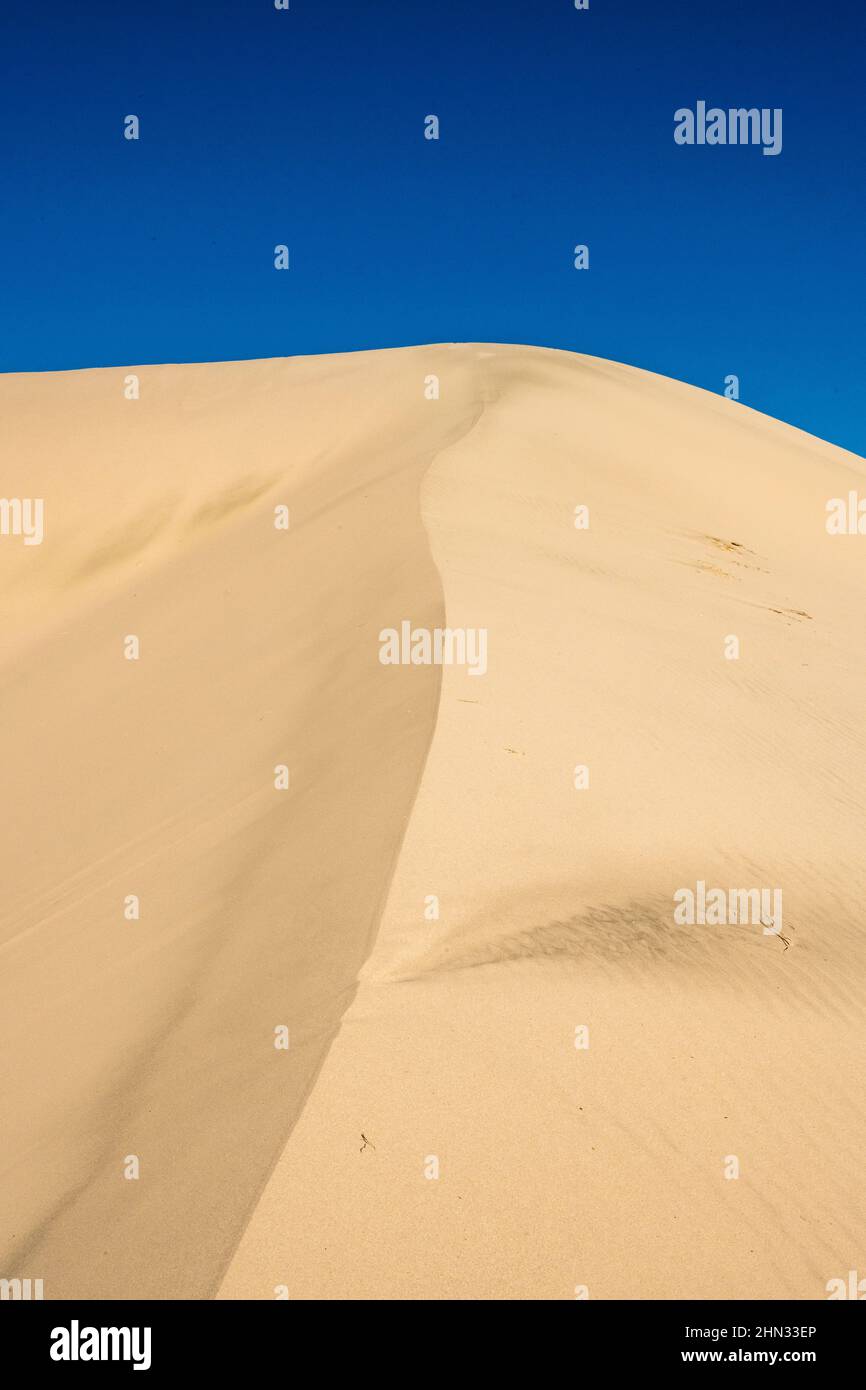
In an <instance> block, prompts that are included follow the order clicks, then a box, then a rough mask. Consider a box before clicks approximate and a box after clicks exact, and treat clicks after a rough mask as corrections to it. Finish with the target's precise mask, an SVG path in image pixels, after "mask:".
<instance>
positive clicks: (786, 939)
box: [761, 913, 791, 951]
mask: <svg viewBox="0 0 866 1390" xmlns="http://www.w3.org/2000/svg"><path fill="white" fill-rule="evenodd" d="M775 925H776V924H775V922H772V921H770V922H765V921H764V914H763V913H761V926H762V927H775ZM772 935H773V936H778V938H779V940H780V941H783V942H784V943H785V950H786V951H787V949H788V947H789V946H790V944H791V943H790V941H789V940H788V938H787V936H783V935H782V933H781V932H780V931H774V932H773V933H772Z"/></svg>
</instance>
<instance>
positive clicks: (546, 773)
mask: <svg viewBox="0 0 866 1390" xmlns="http://www.w3.org/2000/svg"><path fill="white" fill-rule="evenodd" d="M130 372H136V369H124V370H121V371H116V372H115V371H98V372H84V373H79V372H75V373H65V374H53V375H50V376H26V377H0V421H2V426H0V428H2V434H0V447H2V451H3V460H4V479H5V481H4V489H5V491H6V492H7V494H8V495H10V496H11V495H12V494H15V495H16V496H18V497H21V498H23V497H30V498H37V497H38V498H43V499H44V503H45V536H44V540H43V542H42V544H41V545H34V546H25V545H24V544H23V538H22V537H20V536H14V535H6V536H2V537H0V604H2V609H0V622H2V633H3V656H2V665H0V698H2V708H3V714H4V718H3V720H2V723H0V728H2V734H0V737H2V740H3V744H2V753H0V756H2V768H3V775H4V790H5V793H6V802H7V829H6V834H5V836H4V840H3V845H2V850H0V853H2V856H3V861H2V869H3V882H4V888H5V892H4V895H3V905H2V917H0V945H2V951H0V960H2V971H0V990H2V998H0V1043H2V1056H3V1058H4V1073H3V1078H2V1082H0V1110H2V1113H0V1123H2V1130H3V1134H4V1145H3V1156H2V1181H0V1194H2V1197H0V1200H2V1204H3V1205H2V1215H0V1230H2V1244H0V1250H2V1255H0V1259H2V1265H0V1276H2V1277H12V1276H15V1275H19V1276H21V1277H30V1278H42V1279H43V1280H44V1283H45V1294H46V1297H48V1298H60V1297H82V1296H84V1297H100V1298H122V1297H131V1296H144V1297H155V1298H159V1297H206V1296H210V1295H212V1294H214V1293H215V1292H216V1290H217V1288H218V1287H219V1292H220V1296H221V1297H229V1298H236V1297H242V1298H264V1299H269V1298H274V1297H282V1296H284V1295H285V1294H286V1293H288V1296H290V1297H293V1298H336V1299H345V1298H372V1299H380V1298H433V1299H440V1298H461V1299H462V1298H503V1299H508V1298H529V1299H534V1298H555V1299H560V1298H574V1297H575V1296H576V1294H577V1296H580V1297H582V1296H585V1294H588V1296H590V1297H593V1298H605V1297H640V1296H646V1297H657V1298H671V1297H677V1296H685V1297H689V1296H691V1297H728V1298H746V1297H758V1298H761V1297H765V1298H771V1297H776V1296H781V1295H791V1296H794V1297H801V1298H820V1297H824V1296H826V1295H825V1290H826V1284H827V1281H828V1280H830V1279H831V1278H836V1277H841V1278H845V1277H846V1276H847V1274H848V1271H849V1270H850V1269H857V1268H859V1269H860V1270H861V1273H863V1274H866V1253H864V1245H866V1206H864V1201H866V1199H864V1195H863V1191H862V1184H861V1183H860V1181H859V1172H860V1159H861V1155H862V1153H863V1149H864V1140H866V1123H864V1114H863V1103H862V1081H863V1068H862V1050H863V1035H864V1026H863V1021H862V1020H863V1006H864V1002H866V1000H864V993H866V991H864V978H866V960H864V947H863V936H862V925H861V914H860V902H861V897H862V894H863V889H864V879H866V868H864V865H863V858H862V850H861V844H860V841H861V839H862V835H861V830H860V827H861V825H862V814H863V800H864V797H863V791H862V788H863V786H864V772H866V750H864V743H866V740H864V735H863V731H862V690H863V688H864V677H866V669H864V668H866V657H864V647H863V642H862V637H861V629H862V594H863V579H862V574H863V561H862V558H861V552H860V546H861V544H864V545H866V541H863V539H862V538H859V537H841V536H840V537H831V536H828V535H827V533H826V530H825V525H824V521H825V515H826V513H825V504H826V501H827V499H828V498H831V497H845V496H847V493H848V491H849V490H850V489H852V488H859V489H860V490H861V491H863V489H864V481H863V479H864V471H866V465H864V464H863V462H862V461H861V460H858V459H855V458H853V457H852V456H851V455H848V454H845V453H844V452H843V451H841V450H838V449H834V448H832V447H831V446H829V445H825V444H822V443H820V442H819V441H817V440H814V439H811V438H809V437H808V436H805V435H803V434H802V433H799V432H798V431H795V430H792V429H789V428H787V427H785V426H782V425H780V424H778V423H776V422H774V421H771V420H768V419H765V418H763V417H761V416H758V415H756V414H755V413H754V412H752V411H749V410H748V409H746V408H745V407H743V406H740V405H736V404H734V403H732V402H730V401H727V400H723V399H719V398H716V397H713V396H710V395H707V394H706V393H704V392H700V391H696V390H693V389H691V388H688V387H685V386H681V385H679V384H677V383H674V382H670V381H666V380H664V379H662V378H658V377H653V376H651V375H649V374H647V373H643V372H639V371H636V370H633V369H630V368H626V367H620V366H617V365H615V364H613V363H608V362H602V361H599V360H596V359H591V358H586V357H577V356H574V355H571V354H567V353H559V352H547V351H544V350H541V349H533V348H513V347H497V346H478V345H459V346H447V345H446V346H435V347H424V348H414V349H406V350H400V351H395V352H385V353H361V354H352V355H348V356H340V357H332V358H315V359H298V360H294V361H292V360H288V361H265V362H253V363H226V364H210V365H205V366H185V367H170V366H167V367H145V368H140V369H137V374H138V375H139V376H140V378H141V398H140V399H139V400H127V399H125V397H124V379H125V377H127V376H128V375H129V373H130ZM433 378H436V379H437V380H438V394H437V389H436V381H434V380H433ZM282 505H285V506H288V507H289V508H290V512H291V520H290V526H289V529H288V530H280V529H277V528H276V527H275V525H274V521H275V508H276V507H279V506H282ZM581 506H585V507H587V508H588V514H589V526H588V529H585V528H584V529H577V528H576V527H575V524H574V523H575V508H577V507H581ZM578 519H581V520H582V519H583V515H582V514H580V515H579V518H578ZM404 621H408V622H409V623H410V625H411V626H412V627H413V628H414V629H418V630H424V631H427V632H429V633H432V632H434V631H435V630H436V629H437V628H439V629H441V628H442V627H444V626H445V625H447V626H448V627H449V628H451V629H452V630H454V631H456V632H457V633H459V632H464V633H467V634H476V635H477V634H479V633H480V632H482V631H483V632H484V633H485V634H486V638H487V650H486V661H485V662H484V663H476V670H478V671H479V674H476V675H473V674H471V673H470V669H469V668H468V667H467V666H460V665H446V666H444V667H439V666H436V665H425V664H418V665H411V664H410V665H402V664H388V665H383V664H382V663H381V662H380V660H379V654H380V646H381V643H380V633H381V632H382V631H383V630H385V629H389V628H393V629H397V630H400V629H401V627H402V624H403V622H404ZM130 637H137V638H138V639H139V643H140V652H139V655H138V658H137V659H133V660H127V659H126V655H125V651H126V650H128V639H129V638H130ZM732 637H736V638H737V639H738V642H739V652H738V655H737V656H736V658H735V659H729V656H730V654H731V651H732V646H731V640H730V639H731V638H732ZM419 650H420V649H419ZM482 664H483V665H484V666H485V670H484V672H483V674H481V673H480V671H481V665H482ZM283 766H284V767H286V768H287V769H288V773H289V785H288V788H287V789H282V787H281V785H279V784H280V774H278V773H277V771H276V769H278V768H281V767H283ZM576 769H584V771H582V772H578V773H577V775H576V772H575V770H576ZM275 780H276V782H277V785H275ZM699 881H701V882H704V883H706V885H707V888H708V889H709V888H710V887H715V886H720V887H722V888H724V889H725V890H728V889H730V888H736V889H739V890H749V889H760V888H765V889H769V890H775V889H779V890H781V891H782V893H783V902H784V910H783V921H782V923H781V934H775V933H771V934H765V932H764V929H763V927H762V925H761V924H760V923H758V922H748V923H745V924H744V923H742V922H737V923H734V922H730V921H728V922H726V923H724V924H722V923H717V924H714V925H709V924H707V923H705V922H700V921H695V922H694V924H691V925H690V924H688V923H679V922H676V921H675V920H674V908H675V901H674V896H675V894H677V892H678V890H680V889H692V890H694V889H696V885H697V883H698V882H699ZM133 896H134V897H135V898H137V899H138V900H139V904H140V911H139V915H138V917H137V918H136V917H135V916H129V915H128V914H129V912H130V908H129V902H130V900H131V899H132V897H133ZM783 938H784V940H783ZM374 942H375V944H374ZM365 960H366V965H364V964H363V963H364V961H365ZM362 966H363V969H362ZM359 972H360V985H358V984H357V982H358V976H359ZM356 986H357V989H356ZM341 1020H342V1024H341ZM281 1029H287V1030H288V1036H289V1047H288V1048H287V1049H285V1048H282V1047H278V1046H275V1043H278V1042H280V1041H282V1040H283V1039H284V1037H285V1034H283V1033H281V1032H280V1031H279V1030H281ZM338 1030H339V1031H338ZM299 1116H300V1118H298V1117H299ZM296 1122H297V1123H296ZM293 1126H294V1128H293ZM132 1160H137V1171H138V1176H134V1173H135V1172H136V1163H135V1162H133V1161H132ZM127 1174H133V1176H127ZM735 1174H736V1175H735ZM269 1175H270V1176H269Z"/></svg>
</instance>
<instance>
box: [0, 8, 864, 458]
mask: <svg viewBox="0 0 866 1390" xmlns="http://www.w3.org/2000/svg"><path fill="white" fill-rule="evenodd" d="M864 16H866V7H864V5H863V3H862V0H839V2H838V3H826V0H825V2H824V3H821V4H818V3H815V4H812V3H808V2H807V0H726V3H724V4H723V3H706V4H700V3H697V0H659V2H658V3H653V2H652V0H643V3H641V0H590V9H589V10H588V11H586V12H579V11H576V10H575V9H574V6H573V0H502V3H496V0H471V2H470V0H433V2H432V3H420V2H419V3H414V2H413V0H379V2H378V3H374V0H357V3H350V2H349V0H337V3H329V0H291V9H290V10H289V11H288V12H282V11H276V10H275V9H274V7H273V0H237V3H232V4H229V3H225V2H224V0H214V3H205V0H200V3H190V4H184V3H182V0H148V3H146V4H145V3H123V0H80V3H77V4H73V3H68V0H67V2H66V3H60V0H47V3H38V4H34V5H31V6H20V7H12V6H6V7H5V8H4V10H3V12H2V19H0V69H2V73H0V75H2V81H0V140H2V151H3V164H4V178H3V193H2V199H3V208H2V217H0V309H2V323H3V332H2V338H0V343H2V346H0V370H2V371H30V370H45V369H56V368H70V367H85V366H107V365H125V364H136V363H144V362H164V361H171V362H183V361H210V360H214V359H217V358H223V359H231V358H241V357H270V356H290V355H295V354H299V353H318V352H339V351H345V350H350V349H354V348H366V347H386V346H387V347H393V346H400V345H404V344H408V343H422V342H438V341H476V340H482V341H497V342H519V343H538V344H543V345H546V346H552V347H562V348H569V349H573V350H575V351H578V352H588V353H593V354H596V355H598V356H601V357H610V358H614V359H616V360H618V361H622V362H630V363H634V364H636V365H638V366H641V367H646V368H648V369H650V370H651V371H656V372H662V373H664V374H665V375H668V376H673V377H678V378H680V379H681V380H684V381H689V382H693V383H695V384H696V385H699V386H705V387H707V388H709V389H710V390H714V391H721V390H723V389H724V378H725V376H726V375H727V374H728V373H736V374H737V375H738V376H739V378H740V391H741V399H742V400H743V401H744V402H745V403H746V404H749V405H753V406H755V407H756V408H757V409H759V410H762V411H765V412H767V413H768V414H770V415H775V416H778V417H779V418H781V419H784V420H788V421H790V422H792V423H793V424H796V425H800V426H801V427H802V428H804V429H807V430H810V431H811V432H812V433H814V434H817V435H820V436H822V437H823V438H825V439H830V440H833V441H834V442H836V443H839V444H843V445H845V446H846V447H848V448H851V449H854V450H855V451H856V452H858V453H860V454H864V455H866V412H864V411H863V409H862V403H863V401H864V395H866V393H864V383H866V314H864V308H866V271H864V255H866V196H864V166H866V160H864V149H866V102H864V99H863V63H864V52H866V17H864ZM699 98H703V99H705V100H706V101H707V102H708V103H709V104H710V105H719V106H722V107H728V106H758V107H764V106H767V107H777V106H781V107H782V108H783V109H784V127H783V130H784V148H783V151H782V153H781V154H780V155H779V156H778V157H777V158H768V157H766V156H764V155H762V153H761V150H760V149H759V148H755V147H731V146H728V147H719V148H708V147H704V148H698V147H692V148H687V147H679V146H677V145H675V143H674V140H673V124H674V123H673V113H674V111H675V109H676V108H678V107H680V106H692V107H693V106H694V104H695V102H696V101H697V100H698V99H699ZM431 112H432V113H435V114H437V115H438V116H439V118H440V121H441V139H440V140H439V141H438V143H437V142H432V141H427V140H425V139H424V138H423V120H424V117H425V116H426V115H427V114H428V113H431ZM129 113H135V114H136V115H138V116H139V117H140V120H141V139H140V140H139V141H138V142H137V143H135V142H131V141H127V140H125V139H124V138H123V117H124V116H125V115H127V114H129ZM279 242H284V243H286V244H287V245H288V246H289V248H290V252H291V259H292V268H291V270H290V271H288V272H287V273H280V272H277V271H275V270H274V268H273V248H274V245H275V244H276V243H279ZM578 242H585V243H587V244H588V245H589V247H590V257H591V268H590V270H589V272H588V273H585V272H577V271H575V270H574V269H573V264H572V261H573V257H572V247H573V246H574V245H575V244H576V243H578Z"/></svg>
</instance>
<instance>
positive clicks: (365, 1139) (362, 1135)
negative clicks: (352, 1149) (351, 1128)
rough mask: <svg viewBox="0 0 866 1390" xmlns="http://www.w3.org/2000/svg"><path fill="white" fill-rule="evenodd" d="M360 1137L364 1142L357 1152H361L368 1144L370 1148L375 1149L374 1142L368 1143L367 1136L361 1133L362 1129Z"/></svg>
mask: <svg viewBox="0 0 866 1390" xmlns="http://www.w3.org/2000/svg"><path fill="white" fill-rule="evenodd" d="M361 1138H362V1139H363V1141H364V1142H363V1144H362V1145H361V1147H360V1149H359V1150H358V1153H359V1154H362V1153H363V1152H364V1150H365V1149H366V1147H367V1145H368V1144H369V1145H370V1148H371V1149H375V1147H376V1145H375V1144H370V1141H369V1139H368V1138H367V1136H366V1134H364V1133H363V1131H362V1133H361Z"/></svg>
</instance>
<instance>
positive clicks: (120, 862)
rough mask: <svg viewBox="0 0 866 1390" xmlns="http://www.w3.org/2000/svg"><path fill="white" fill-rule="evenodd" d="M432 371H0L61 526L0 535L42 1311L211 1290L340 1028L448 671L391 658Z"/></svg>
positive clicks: (10, 795) (19, 1173)
mask: <svg viewBox="0 0 866 1390" xmlns="http://www.w3.org/2000/svg"><path fill="white" fill-rule="evenodd" d="M425 361H426V358H425ZM422 366H423V363H422V362H421V361H420V360H419V358H418V357H417V356H416V355H413V354H412V353H405V354H387V353H385V354H382V353H377V354H373V355H372V356H370V355H367V354H358V355H357V356H353V357H348V358H336V359H333V358H321V359H316V360H307V361H305V360H298V361H277V362H268V361H264V362H254V363H233V364H215V365H212V366H205V367H198V366H189V367H144V368H139V369H130V371H135V372H136V373H137V375H138V376H139V377H140V399H138V400H128V399H126V398H125V395H124V380H125V378H126V377H127V376H128V375H129V373H128V372H127V371H93V372H72V373H66V374H52V375H50V376H19V377H3V378H0V418H2V421H3V438H2V447H3V459H4V470H3V471H4V485H5V487H6V489H7V491H8V493H9V495H12V494H15V496H17V497H18V498H19V499H20V498H23V497H28V498H39V499H42V500H43V502H44V532H45V534H44V539H43V541H42V543H41V544H40V545H30V546H25V545H24V543H23V537H21V536H15V535H13V534H9V535H6V536H4V537H2V539H0V567H2V568H0V594H2V605H3V608H2V630H3V644H4V656H3V663H2V668H0V691H2V711H3V718H2V721H0V739H2V750H0V764H2V769H3V786H4V800H5V803H6V811H7V815H6V824H5V829H4V836H3V841H2V848H0V854H2V881H3V886H4V892H3V905H2V919H0V941H2V953H0V954H2V972H0V980H2V984H0V989H2V998H0V1020H2V1021H0V1038H2V1042H0V1052H2V1056H3V1059H4V1068H3V1079H2V1091H0V1108H2V1133H3V1136H4V1138H3V1153H2V1170H3V1171H2V1181H0V1201H2V1216H0V1232H2V1237H0V1251H2V1253H0V1275H2V1276H3V1277H14V1276H16V1275H17V1276H19V1277H31V1278H41V1279H42V1280H43V1281H44V1289H45V1296H46V1298H63V1297H94V1298H97V1297H98V1298H125V1297H137V1296H143V1297H152V1298H164V1297H175V1298H179V1297H204V1296H208V1295H209V1294H212V1293H213V1292H214V1290H215V1287H216V1284H217V1282H218V1280H219V1278H220V1276H221V1274H222V1272H223V1270H224V1268H225V1265H226V1263H227V1261H228V1259H229V1257H230V1255H231V1253H232V1251H233V1249H234V1247H235V1245H236V1243H237V1240H238V1238H239V1235H240V1232H241V1230H242V1228H243V1224H244V1221H245V1219H246V1217H247V1215H248V1212H249V1210H250V1208H251V1206H252V1204H253V1203H254V1201H255V1199H256V1198H257V1196H258V1195H259V1192H260V1190H261V1187H262V1184H263V1182H264V1181H265V1178H266V1176H267V1174H268V1172H269V1170H270V1168H271V1167H272V1165H273V1163H274V1161H275V1160H276V1158H277V1157H278V1155H279V1153H280V1151H281V1149H282V1147H283V1145H284V1143H285V1141H286V1138H287V1136H288V1134H289V1132H290V1130H291V1127H292V1124H293V1123H294V1121H295V1118H296V1116H297V1114H298V1112H299V1110H300V1107H301V1105H302V1103H303V1100H304V1097H305V1095H306V1094H307V1092H308V1091H309V1088H310V1086H311V1085H312V1083H313V1080H314V1077H315V1075H316V1072H317V1069H318V1068H319V1066H320V1065H321V1062H322V1058H323V1057H324V1055H325V1053H326V1051H327V1048H328V1045H329V1043H330V1041H331V1039H332V1037H333V1035H334V1031H335V1029H336V1027H337V1025H338V1022H339V1019H340V1016H341V1014H342V1013H343V1011H344V1009H345V1008H346V1006H347V1004H348V1003H349V1001H350V1000H351V997H352V994H353V991H354V988H355V984H356V977H357V973H358V969H359V967H360V965H361V962H362V961H363V959H364V957H365V955H366V954H367V952H368V950H369V947H370V944H371V941H372V936H373V933H374V930H375V926H376V923H377V921H378V919H379V916H380V914H381V909H382V904H383V901H384V897H385V893H386V891H387V887H388V883H389V879H390V875H391V872H392V869H393V865H394V862H395V857H396V854H397V851H398V848H399V845H400V842H401V839H402V836H403V833H404V830H405V826H406V822H407V819H408V815H409V811H410V808H411V804H412V800H413V797H414V794H415V790H416V786H417V783H418V779H419V777H420V773H421V769H422V766H423V761H424V757H425V754H426V751H427V746H428V743H429V739H430V736H431V732H432V728H433V723H434V719H435V711H436V707H437V700H438V687H439V679H440V671H439V669H438V668H435V667H427V668H420V669H419V668H411V667H410V668H408V669H399V670H396V671H393V672H391V673H390V676H391V679H389V680H387V681H386V680H384V679H382V675H383V668H382V667H381V666H380V665H379V662H378V640H377V635H378V632H379V630H380V628H381V627H382V625H383V624H384V623H385V622H387V621H389V620H390V617H391V614H392V612H393V608H394V605H395V603H396V604H397V605H398V606H400V607H401V608H405V610H406V611H407V612H412V613H413V614H420V615H423V617H422V619H421V620H422V621H425V622H428V623H430V624H435V623H437V622H441V621H442V618H443V615H444V609H443V601H442V591H441V585H440V581H439V576H438V572H437V570H436V568H435V566H434V564H433V562H432V559H431V556H430V551H429V547H428V542H427V537H426V532H425V530H424V528H423V526H422V524H421V518H420V511H419V486H420V481H421V478H422V475H423V472H424V470H425V468H426V467H427V466H428V464H429V462H430V459H431V456H432V454H433V453H434V452H435V450H436V449H437V448H439V447H445V446H447V445H448V444H449V443H451V442H452V441H453V440H454V439H456V438H457V437H458V436H459V434H460V433H461V431H463V430H465V429H467V428H469V427H470V426H471V424H472V422H473V421H474V419H475V417H476V415H477V413H478V408H477V406H476V404H475V401H474V389H473V380H474V372H473V371H471V370H467V369H462V370H461V371H459V372H458V374H457V377H456V378H455V379H454V382H453V385H454V387H455V388H456V389H452V390H451V392H450V394H449V400H448V401H447V402H446V401H442V402H439V403H437V408H436V409H435V410H434V409H433V407H432V406H430V405H428V407H427V413H424V412H423V410H422V409H420V408H419V405H418V402H419V401H420V402H421V405H422V406H423V405H425V404H426V402H425V400H424V395H423V390H424V387H423V372H422ZM283 505H287V506H288V507H289V508H290V525H289V529H288V530H287V531H286V530H284V529H277V527H276V526H275V521H276V520H277V514H276V512H275V508H277V507H280V506H283ZM131 638H137V639H138V642H139V655H138V657H137V659H127V655H126V653H127V652H128V651H131V650H133V649H132V647H131V646H130V639H131ZM281 767H285V768H286V769H287V770H288V782H289V785H288V788H287V789H284V788H283V786H282V785H281V780H282V781H284V780H285V774H282V775H281V774H280V772H279V771H278V769H279V768H281ZM133 898H135V899H137V900H138V903H137V906H136V904H135V903H134V902H133V901H132V900H133ZM136 912H137V914H138V915H137V916H136V915H135V914H136ZM283 1029H285V1030H288V1032H287V1034H286V1033H285V1032H281V1031H279V1030H283ZM286 1037H288V1042H289V1046H288V1048H285V1047H283V1046H282V1045H278V1044H282V1043H283V1042H284V1041H285V1040H286Z"/></svg>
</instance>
